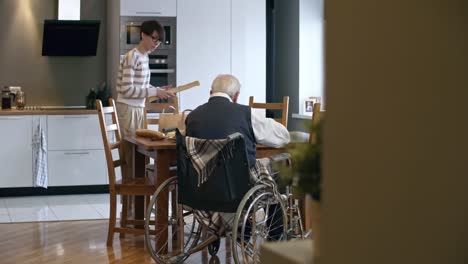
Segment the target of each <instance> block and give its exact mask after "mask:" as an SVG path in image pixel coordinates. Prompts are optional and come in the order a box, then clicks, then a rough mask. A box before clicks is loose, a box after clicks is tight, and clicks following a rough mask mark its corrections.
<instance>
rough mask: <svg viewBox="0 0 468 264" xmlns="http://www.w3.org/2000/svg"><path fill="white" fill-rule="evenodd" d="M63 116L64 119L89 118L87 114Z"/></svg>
mask: <svg viewBox="0 0 468 264" xmlns="http://www.w3.org/2000/svg"><path fill="white" fill-rule="evenodd" d="M63 118H65V119H85V118H89V116H87V115H83V116H64V117H63Z"/></svg>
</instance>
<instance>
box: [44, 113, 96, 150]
mask: <svg viewBox="0 0 468 264" xmlns="http://www.w3.org/2000/svg"><path fill="white" fill-rule="evenodd" d="M47 128H48V129H47V134H48V137H47V139H48V150H81V149H85V150H88V149H103V144H102V137H101V128H100V126H99V119H98V116H97V115H49V116H47Z"/></svg>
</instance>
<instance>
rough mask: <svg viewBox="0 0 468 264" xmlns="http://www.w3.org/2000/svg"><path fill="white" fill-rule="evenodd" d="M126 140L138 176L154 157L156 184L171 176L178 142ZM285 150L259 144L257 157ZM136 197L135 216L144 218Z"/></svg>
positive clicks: (142, 139) (167, 140) (133, 138)
mask: <svg viewBox="0 0 468 264" xmlns="http://www.w3.org/2000/svg"><path fill="white" fill-rule="evenodd" d="M125 140H126V141H128V142H130V143H132V144H133V150H134V161H133V164H134V166H133V168H134V170H135V171H134V172H135V174H134V175H135V176H136V177H143V176H144V175H145V166H146V159H145V157H149V158H152V159H154V168H155V173H154V177H155V181H154V182H155V185H156V186H159V185H160V184H161V183H163V182H164V181H165V180H167V179H168V178H169V177H170V170H169V168H170V166H171V165H175V163H176V143H175V140H172V139H162V140H151V139H150V138H146V137H139V136H129V137H126V138H125ZM283 152H285V149H284V148H273V147H268V146H263V145H257V158H264V157H270V156H273V155H276V154H280V153H283ZM139 199H140V200H138V199H135V207H134V208H135V216H136V217H138V219H142V218H143V216H144V203H143V201H142V200H141V199H143V197H140V198H139Z"/></svg>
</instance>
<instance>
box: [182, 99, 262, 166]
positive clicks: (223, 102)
mask: <svg viewBox="0 0 468 264" xmlns="http://www.w3.org/2000/svg"><path fill="white" fill-rule="evenodd" d="M185 125H186V135H187V136H190V137H196V138H202V139H225V138H226V137H227V136H228V135H230V134H232V133H235V132H239V133H241V134H242V135H243V136H244V141H245V144H246V150H247V159H248V161H249V165H250V166H253V165H255V153H256V150H255V144H256V142H255V135H254V132H253V128H252V119H251V109H250V106H246V105H240V104H236V103H231V102H230V101H229V99H227V98H224V97H221V96H214V97H211V98H210V99H209V100H208V102H207V103H206V104H203V105H201V106H199V107H197V108H196V109H195V110H193V111H192V112H190V114H189V115H188V116H187V119H186V120H185Z"/></svg>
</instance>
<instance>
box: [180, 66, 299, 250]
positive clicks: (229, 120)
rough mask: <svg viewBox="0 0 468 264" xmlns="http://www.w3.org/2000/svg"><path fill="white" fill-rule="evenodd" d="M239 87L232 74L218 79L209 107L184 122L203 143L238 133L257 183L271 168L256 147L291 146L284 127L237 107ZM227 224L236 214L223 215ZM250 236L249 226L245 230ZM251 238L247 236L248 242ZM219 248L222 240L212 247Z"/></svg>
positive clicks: (277, 221)
mask: <svg viewBox="0 0 468 264" xmlns="http://www.w3.org/2000/svg"><path fill="white" fill-rule="evenodd" d="M239 92H240V83H239V80H237V78H236V77H234V76H233V75H229V74H223V75H219V76H217V77H216V78H215V79H214V81H213V84H212V85H211V91H210V99H209V100H208V102H207V103H206V104H203V105H201V106H199V107H197V108H196V109H195V110H194V111H192V112H191V113H190V114H189V115H188V116H187V119H186V120H185V124H186V135H187V136H189V137H194V138H201V139H225V138H227V136H228V135H230V134H232V133H236V132H239V133H241V134H242V135H243V136H244V141H245V144H246V151H247V159H248V161H249V166H250V172H251V178H252V179H253V180H254V181H256V180H258V179H259V176H261V175H268V176H269V174H268V168H267V166H265V165H266V164H265V163H264V162H263V161H265V160H264V159H263V160H257V159H256V158H255V154H256V144H257V143H259V144H262V145H266V146H272V147H281V146H283V145H285V144H287V143H289V140H290V138H289V132H288V130H287V129H286V127H284V126H283V125H282V124H280V123H278V122H276V121H275V120H273V119H271V118H266V117H265V116H263V115H261V114H259V113H258V112H255V111H253V110H252V108H251V107H250V106H246V105H241V104H237V99H238V98H239ZM270 210H271V211H276V210H277V209H276V205H272V206H270ZM220 215H221V216H222V219H224V221H221V222H224V223H227V224H231V222H232V221H233V220H234V214H233V213H220ZM218 220H219V219H218V217H217V213H215V214H213V215H212V222H213V223H218V225H219V223H220V222H219V221H218ZM267 223H268V225H270V223H274V225H275V226H281V225H282V219H281V214H274V216H273V218H268V220H267ZM245 229H246V230H247V233H249V232H250V230H251V227H250V222H248V223H247V225H246V226H245ZM269 235H270V238H272V239H274V240H278V239H279V238H280V237H281V235H282V229H281V228H272V229H271V230H270V231H269ZM249 237H250V235H245V236H244V238H245V239H247V240H248V239H249ZM212 246H214V247H215V248H218V247H219V240H218V241H216V242H214V243H213V244H212Z"/></svg>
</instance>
